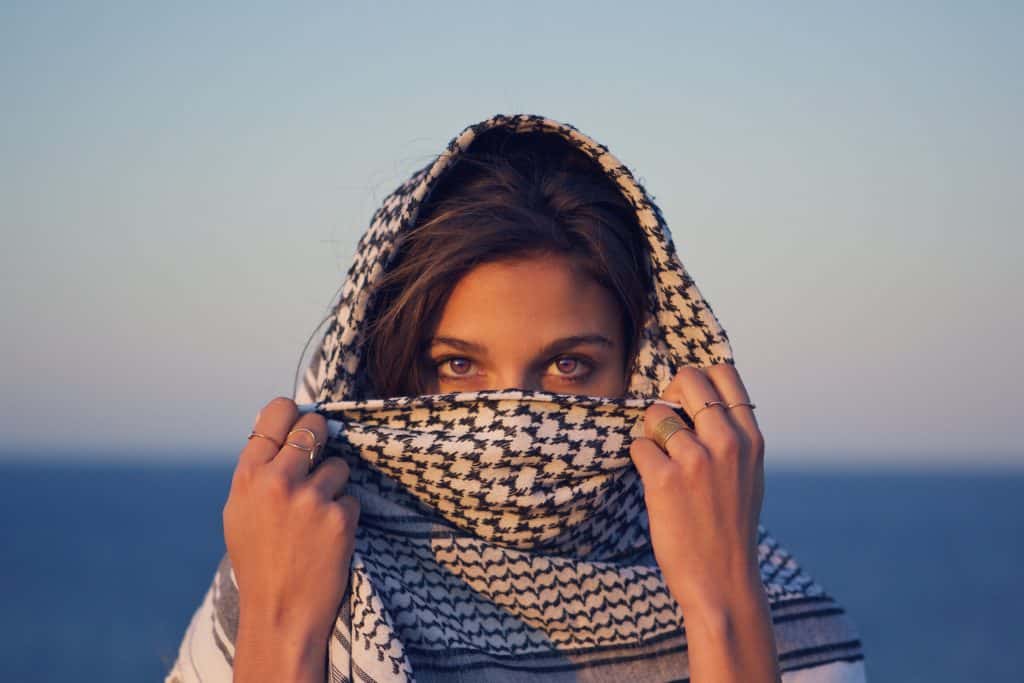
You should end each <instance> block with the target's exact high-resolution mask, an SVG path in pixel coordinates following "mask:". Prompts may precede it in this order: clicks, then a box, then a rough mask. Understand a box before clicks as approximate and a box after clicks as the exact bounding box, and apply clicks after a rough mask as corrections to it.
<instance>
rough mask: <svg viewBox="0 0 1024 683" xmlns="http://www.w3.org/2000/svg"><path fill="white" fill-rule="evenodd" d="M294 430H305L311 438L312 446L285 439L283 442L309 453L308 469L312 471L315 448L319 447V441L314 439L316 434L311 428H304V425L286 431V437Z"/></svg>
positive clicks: (314, 460)
mask: <svg viewBox="0 0 1024 683" xmlns="http://www.w3.org/2000/svg"><path fill="white" fill-rule="evenodd" d="M296 432H306V433H307V434H309V436H310V437H311V438H312V439H313V445H312V446H304V445H302V444H301V443H295V442H294V441H285V443H286V444H287V445H289V446H293V447H295V448H298V449H299V450H300V451H305V452H307V453H309V470H308V471H309V472H312V471H313V468H314V467H316V454H317V450H318V449H319V448H320V442H319V441H317V440H316V434H314V433H313V430H312V429H306V428H305V427H298V428H297V429H293V430H292V431H290V432H288V437H287V438H290V437H291V435H292V434H294V433H296Z"/></svg>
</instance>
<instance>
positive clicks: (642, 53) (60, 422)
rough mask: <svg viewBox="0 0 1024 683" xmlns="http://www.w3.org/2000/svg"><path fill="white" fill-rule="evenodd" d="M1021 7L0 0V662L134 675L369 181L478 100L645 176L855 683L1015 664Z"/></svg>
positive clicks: (196, 588)
mask: <svg viewBox="0 0 1024 683" xmlns="http://www.w3.org/2000/svg"><path fill="white" fill-rule="evenodd" d="M1022 29H1024V8H1022V6H1021V5H1020V4H1018V3H1005V2H975V3H953V2H948V3H945V2H938V1H936V2H905V3H898V4H889V3H880V2H878V3H832V2H828V3H811V2H803V3H786V2H783V3H774V4H772V5H770V6H769V5H765V4H754V3H750V4H733V3H721V4H716V5H715V6H714V7H710V6H705V5H698V4H696V3H668V2H665V3H633V4H630V5H628V6H624V5H622V4H621V3H610V2H608V3H604V2H587V3H583V2H576V3H546V2H527V1H524V2H518V3H514V4H509V3H502V4H498V3H495V4H492V5H488V4H486V3H485V4H481V3H469V2H445V3H429V4H422V3H421V4H412V3H373V4H370V3H352V2H336V3H326V2H310V3H294V4H290V5H283V4H269V3H268V4H264V3H253V2H249V3H240V2H237V3H233V2H224V3H217V4H216V5H211V4H208V3H202V4H201V3H165V4H162V5H158V4H155V3H116V2H99V3H75V2H53V3H27V2H7V3H2V4H0V88H2V90H0V92H2V93H3V105H2V107H0V229H2V231H3V249H0V284H2V285H3V291H4V295H3V296H2V297H0V315H2V319H3V321H4V325H5V329H7V333H6V334H4V335H3V337H4V339H3V341H2V342H0V344H2V347H0V348H2V353H0V373H2V374H0V380H2V387H3V390H2V392H0V435H2V437H3V438H2V442H0V548H2V553H3V557H2V559H3V562H2V563H0V582H2V585H3V586H4V589H3V591H4V595H3V602H4V605H5V606H4V609H3V610H0V678H3V679H4V680H19V681H22V680H23V681H32V680H40V681H49V680H59V679H65V678H68V677H71V676H74V677H76V678H79V679H83V680H124V681H129V680H132V681H134V680H162V676H163V674H164V672H165V671H166V670H167V669H168V668H169V666H170V664H171V661H172V660H173V658H174V656H175V655H176V653H177V648H178V645H179V643H180V639H181V636H182V635H183V633H184V630H185V627H186V625H187V623H188V620H189V619H190V618H191V615H192V612H193V611H194V610H195V608H196V607H197V606H198V605H199V602H200V601H201V599H202V596H203V593H204V592H205V590H206V588H207V586H208V585H209V582H210V579H211V578H212V576H213V572H214V569H215V567H216V564H217V562H218V561H219V559H220V557H221V555H222V554H223V552H224V547H223V537H222V531H221V527H220V524H221V519H220V513H221V507H222V505H223V503H224V500H225V499H226V497H227V491H228V487H229V480H230V475H231V471H232V468H233V464H234V461H235V458H236V457H237V455H238V452H239V450H240V449H241V447H242V445H243V444H244V440H245V435H246V434H248V431H249V429H250V427H251V425H252V420H253V418H254V416H255V414H256V412H257V411H258V410H259V409H260V407H262V406H263V405H264V404H265V403H266V402H267V401H268V400H269V399H270V398H272V397H273V396H276V395H281V394H283V395H292V386H293V385H292V382H293V378H294V375H295V371H296V366H297V364H298V363H299V362H300V358H301V356H302V350H303V346H304V344H305V343H306V340H307V338H308V337H309V336H310V334H312V333H313V332H314V330H315V329H316V328H317V326H318V325H319V323H320V322H321V320H322V319H323V317H324V316H325V315H327V313H328V311H329V306H330V304H331V303H332V301H333V298H334V294H335V292H336V291H337V289H338V288H339V287H340V285H341V283H342V279H343V277H344V274H345V271H346V270H347V268H348V266H349V263H350V260H351V258H352V254H353V251H354V247H355V244H356V241H357V239H358V237H359V235H360V234H361V233H362V231H363V230H364V229H365V227H366V225H367V223H368V220H369V218H370V215H371V214H372V212H373V210H374V209H375V208H376V206H377V203H378V202H379V200H380V199H382V198H383V197H384V196H385V195H387V194H388V193H389V192H390V191H391V190H392V189H394V187H395V186H396V185H397V184H398V183H399V182H401V181H402V180H404V179H405V178H406V177H407V176H408V175H409V173H411V172H412V171H413V170H415V169H416V168H418V167H420V166H422V165H423V164H425V163H427V162H428V161H429V160H430V159H431V158H432V157H433V156H434V155H436V154H437V153H438V152H439V151H441V149H442V148H443V147H444V145H445V144H447V142H448V141H449V140H450V139H451V138H452V137H453V136H454V135H455V134H457V133H458V132H459V131H460V130H462V128H464V127H465V126H466V125H468V124H471V123H475V122H477V121H480V120H482V119H484V118H487V117H489V116H491V115H493V114H495V113H534V114H542V115H545V116H549V117H551V118H555V119H558V120H562V121H566V122H569V123H572V124H573V125H575V126H576V127H578V128H579V129H580V130H582V131H583V132H585V133H587V134H588V135H591V136H592V137H594V138H595V139H596V140H598V141H599V142H601V143H603V144H605V145H607V146H608V147H609V148H610V150H611V151H612V153H614V154H615V155H616V156H617V157H618V158H619V159H620V160H622V161H623V162H624V163H626V164H627V165H628V166H629V167H630V168H631V169H632V170H633V172H634V173H635V174H636V175H637V176H638V177H639V178H640V179H641V181H642V182H643V183H644V184H645V185H646V187H647V189H648V191H649V192H650V193H651V194H653V195H654V197H655V200H656V201H657V202H658V204H659V205H660V206H661V208H662V210H663V212H664V214H665V216H666V218H667V220H668V224H669V226H670V228H671V229H672V233H673V236H674V238H675V241H676V244H677V247H678V249H679V251H680V256H681V257H682V260H683V263H684V264H685V265H686V267H687V268H688V270H689V271H690V273H691V275H693V277H694V278H695V280H696V281H697V283H698V286H699V288H700V289H701V291H702V293H703V294H704V295H705V297H706V298H707V299H708V301H709V302H710V304H711V305H712V307H713V308H714V310H715V313H716V315H717V316H718V318H719V320H720V321H721V322H722V324H723V326H724V327H725V328H726V330H727V331H728V333H729V336H730V339H731V341H732V344H733V350H734V352H735V355H736V363H737V368H738V369H739V370H740V372H741V374H742V376H743V378H744V381H745V383H746V386H747V388H748V390H749V391H750V394H751V396H752V399H753V400H754V401H755V402H756V403H757V404H758V415H759V422H760V424H761V428H762V431H763V432H764V434H765V437H766V442H767V451H766V458H767V463H766V467H767V471H768V473H767V476H768V484H767V493H766V501H765V508H764V511H763V514H762V522H763V523H764V525H765V526H766V527H767V528H768V529H769V530H770V531H771V532H772V533H773V535H775V536H776V538H778V539H779V540H780V541H781V543H782V544H783V546H785V547H786V548H788V549H789V550H791V551H792V552H793V553H794V555H795V556H796V558H797V559H798V560H799V561H801V562H802V564H803V566H804V567H805V568H806V569H807V570H808V572H809V573H810V574H811V575H812V576H814V577H815V578H816V579H817V580H818V581H819V582H820V583H821V584H822V585H823V586H824V587H825V588H826V589H827V590H828V591H829V592H830V593H832V594H833V595H835V596H836V597H837V599H838V600H839V601H840V602H841V603H842V604H843V605H844V606H845V607H846V608H847V611H848V612H849V613H850V614H851V616H852V617H853V619H854V621H855V622H856V623H857V625H858V627H859V628H860V630H861V635H862V641H863V643H864V648H865V652H866V654H867V660H866V666H867V670H868V675H869V679H870V680H872V681H890V680H892V681H918V680H920V681H961V680H1024V671H1022V669H1024V667H1022V666H1021V665H1020V664H1019V662H1018V661H1016V651H1017V649H1018V648H1019V645H1020V642H1021V634H1022V630H1021V628H1020V625H1019V623H1018V622H1019V618H1018V616H1017V615H1018V614H1019V613H1020V608H1024V588H1022V587H1021V581H1020V570H1019V567H1020V566H1021V563H1022V562H1024V540H1022V539H1024V513H1022V511H1021V506H1020V503H1019V501H1020V500H1021V499H1022V496H1024V448H1022V446H1021V441H1022V428H1021V420H1020V419H1019V413H1020V408H1019V406H1020V399H1021V398H1022V393H1024V392H1022V391H1021V389H1020V387H1021V381H1022V379H1024V361H1022V359H1021V355H1020V353H1019V350H1020V349H1021V348H1022V347H1024V310H1022V309H1024V275H1022V269H1021V267H1020V265H1019V258H1020V254H1021V251H1022V248H1024V231H1022V230H1021V227H1022V226H1021V216H1022V214H1024V211H1022V209H1024V192H1022V191H1021V190H1022V188H1024V183H1022V181H1024V161H1022V160H1024V136H1021V134H1020V130H1019V128H1020V125H1019V124H1020V121H1021V120H1024V88H1022V86H1021V79H1020V66H1021V64H1022V63H1024V47H1022V46H1024V43H1022V41H1021V40H1020V35H1021V31H1022Z"/></svg>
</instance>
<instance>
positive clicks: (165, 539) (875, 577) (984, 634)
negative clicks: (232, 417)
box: [0, 459, 1024, 683]
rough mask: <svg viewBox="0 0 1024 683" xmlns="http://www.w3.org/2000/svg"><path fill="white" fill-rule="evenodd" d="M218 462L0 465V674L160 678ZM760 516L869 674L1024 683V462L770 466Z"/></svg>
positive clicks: (208, 543)
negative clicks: (1001, 467) (998, 465)
mask: <svg viewBox="0 0 1024 683" xmlns="http://www.w3.org/2000/svg"><path fill="white" fill-rule="evenodd" d="M232 467H233V465H231V464H217V465H214V464H210V465H197V464H194V463H193V464H184V463H183V464H149V465H129V464H119V463H110V462H106V463H102V462H91V463H90V462H77V461H75V460H70V459H69V460H67V461H63V462H62V461H59V460H47V461H45V462H44V461H38V462H31V463H30V462H16V461H11V460H7V461H0V548H2V552H3V556H2V563H0V579H2V585H3V601H2V605H3V607H2V610H0V680H3V681H64V680H78V681H162V678H163V675H164V673H165V672H166V670H167V669H168V668H169V667H170V665H171V662H172V661H173V659H174V657H175V655H176V653H177V649H178V645H179V643H180V640H181V636H182V634H183V633H184V630H185V627H186V625H187V624H188V622H189V619H190V618H191V616H192V612H193V611H194V610H195V608H196V607H197V606H198V604H199V601H200V599H201V598H202V596H203V594H204V592H205V591H206V589H207V587H208V586H209V583H210V579H211V578H212V576H213V572H214V569H215V567H216V565H217V562H218V561H219V560H220V558H221V556H222V554H223V553H224V541H223V536H222V529H221V509H222V506H223V504H224V501H225V499H226V498H227V493H228V489H229V484H230V477H231V471H232ZM761 519H762V523H763V524H764V525H765V526H766V527H767V529H768V530H769V532H771V533H772V534H773V535H774V536H775V537H776V539H778V540H779V541H780V542H781V543H782V545H783V546H784V547H786V548H787V549H788V550H790V551H791V552H792V553H793V554H794V556H795V557H796V558H797V560H798V561H799V562H800V563H801V564H802V566H803V567H804V569H805V570H806V571H807V572H808V573H809V574H810V575H811V576H812V577H814V578H815V579H816V580H817V581H818V582H819V583H820V584H822V585H823V586H824V588H825V589H826V590H827V591H828V592H829V593H830V594H832V595H833V596H835V597H836V598H837V599H838V600H839V601H840V602H841V603H842V604H843V605H844V606H845V607H846V608H847V611H848V612H849V613H850V614H851V615H852V617H853V619H854V622H855V623H856V625H857V626H858V629H859V630H860V633H861V637H862V641H863V643H864V649H865V651H866V654H867V660H866V662H867V664H866V665H867V670H868V676H869V680H870V681H873V682H879V681H900V682H910V681H929V682H932V683H934V682H936V681H1024V663H1022V662H1021V661H1020V659H1018V658H1019V657H1021V656H1022V651H1024V572H1022V571H1021V567H1024V472H1021V471H1020V470H1016V471H1014V470H1005V471H993V470H985V471H967V470H947V471H935V472H921V471H896V470H886V471H866V470H865V471H854V470H850V471H838V470H819V471H795V470H772V469H771V468H769V471H768V474H767V484H766V496H765V505H764V509H763V512H762V517H761Z"/></svg>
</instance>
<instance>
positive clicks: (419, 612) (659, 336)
mask: <svg viewBox="0 0 1024 683" xmlns="http://www.w3.org/2000/svg"><path fill="white" fill-rule="evenodd" d="M495 128H505V129H507V130H509V131H512V132H513V133H523V132H542V133H548V134H552V135H557V136H560V137H561V138H563V139H564V140H566V141H568V142H569V143H570V144H571V145H573V146H574V147H576V148H577V149H579V150H580V151H582V152H583V153H584V154H586V155H587V156H588V157H589V158H590V159H592V160H594V161H595V162H596V164H597V165H598V166H599V167H600V168H601V169H603V171H604V172H605V173H606V174H607V176H608V177H609V178H611V179H613V180H614V182H615V183H616V184H617V186H618V187H619V188H620V189H621V191H622V194H623V196H624V197H625V198H626V199H627V201H628V202H629V204H630V205H631V206H632V207H633V208H634V209H635V211H636V217H637V221H638V223H639V225H640V227H641V229H642V230H643V233H644V236H645V238H646V244H647V245H648V247H649V249H648V252H649V258H650V269H651V274H652V278H653V283H654V291H652V292H651V294H650V297H649V306H650V313H651V314H652V315H650V316H649V317H648V319H647V323H646V325H645V327H644V328H643V330H642V339H641V343H640V347H639V349H638V352H637V356H636V360H635V363H634V366H633V368H632V375H631V378H630V383H629V387H628V390H627V394H626V396H624V397H622V398H614V399H613V398H597V397H588V396H574V395H566V394H554V393H546V392H539V391H519V390H501V391H480V392H462V393H452V394H436V395H427V396H403V397H393V398H376V397H373V396H371V395H370V394H369V389H368V387H369V386H370V385H369V382H368V379H367V377H366V376H365V369H364V367H363V364H362V362H361V361H362V359H363V353H364V349H365V346H366V339H365V337H364V331H365V325H364V323H365V322H366V319H367V315H368V310H369V306H370V304H371V302H370V301H369V299H370V292H371V287H372V286H373V284H374V282H376V281H377V279H378V278H379V277H380V276H381V274H382V273H384V272H386V270H387V268H388V266H389V265H390V263H391V261H392V258H393V257H394V255H395V253H396V247H397V246H398V244H399V242H400V239H401V236H402V234H403V233H404V232H405V231H407V230H409V229H410V228H411V227H412V226H413V225H414V224H415V221H416V218H417V214H418V209H419V208H420V206H421V205H422V203H423V201H424V198H425V197H427V196H428V194H429V192H430V190H431V188H432V187H434V185H435V184H436V183H437V182H438V179H439V178H441V177H442V176H443V174H444V173H445V172H446V170H448V169H449V168H451V167H452V165H453V164H454V163H456V162H457V161H458V159H459V156H460V155H461V154H463V153H464V152H465V151H466V150H467V149H469V148H470V147H471V145H472V143H473V141H474V139H476V138H477V137H478V136H479V135H480V134H481V133H483V132H485V131H488V130H491V129H495ZM733 362H734V360H733V355H732V350H731V347H730V344H729V339H728V337H727V335H726V332H725V330H724V329H723V328H722V327H721V325H720V324H719V321H718V320H717V318H716V316H715V314H714V313H713V311H712V309H711V307H710V306H709V305H708V303H707V301H705V299H704V297H703V296H702V295H701V292H700V291H699V289H698V288H697V285H696V283H695V282H694V281H693V279H692V278H691V277H690V276H689V274H688V273H687V271H686V269H685V268H684V267H683V264H682V263H681V261H680V259H679V256H678V254H677V252H676V249H675V246H674V243H673V239H672V236H671V233H670V232H669V229H668V226H667V225H666V223H665V220H664V218H663V217H662V214H661V212H660V211H659V209H658V207H657V206H656V205H655V204H654V202H653V201H652V200H651V198H650V197H649V196H648V194H647V192H646V191H645V190H644V188H643V187H642V186H641V184H640V183H639V182H638V181H637V180H636V179H635V178H634V177H633V175H632V173H630V171H629V170H628V169H627V168H626V167H625V166H623V165H622V164H621V163H620V162H619V161H618V160H617V159H616V158H615V157H614V156H613V155H612V154H611V153H610V152H609V151H608V149H607V148H606V147H604V146H603V145H600V144H598V143H597V142H595V141H594V140H592V139H591V138H589V137H588V136H586V135H584V134H583V133H581V132H580V131H579V130H577V129H576V128H575V127H573V126H571V125H569V124H565V123H560V122H557V121H554V120H552V119H549V118H545V117H541V116H534V115H511V116H507V115H496V116H493V117H491V118H489V119H487V120H485V121H482V122H480V123H477V124H475V125H472V126H469V127H467V128H466V129H464V130H463V131H462V132H461V133H459V134H458V135H457V136H456V137H455V138H454V139H452V141H451V142H450V143H449V144H448V146H447V148H446V149H445V150H444V151H443V152H442V153H441V154H439V155H438V156H437V157H436V158H435V159H434V160H432V161H431V162H430V163H429V164H427V165H426V166H424V167H423V168H421V169H420V170H418V171H416V172H415V173H414V174H413V175H412V177H411V178H410V179H409V180H407V181H406V182H405V183H403V184H402V185H401V186H399V187H398V188H397V189H396V190H395V191H394V192H393V193H391V194H390V195H389V196H388V197H387V198H386V199H385V200H384V202H383V204H382V205H381V207H380V208H379V209H378V210H377V211H376V212H375V213H374V215H373V217H372V219H371V224H370V227H369V229H368V230H367V231H366V233H364V234H363V236H362V238H361V239H360V241H359V244H358V246H357V249H356V255H355V258H354V261H353V264H352V266H351V268H350V269H349V271H348V274H347V277H346V280H345V283H344V285H343V287H342V289H341V291H340V294H339V296H338V299H337V301H336V302H335V304H334V308H333V316H332V317H331V320H330V324H329V325H328V327H327V329H326V331H325V333H324V335H323V338H322V341H321V343H320V345H319V348H317V349H316V350H315V352H314V353H313V355H312V359H311V361H310V363H309V365H308V367H307V369H306V371H305V374H304V376H303V379H302V383H301V387H300V388H299V390H298V392H297V393H296V396H295V400H296V402H297V403H299V404H300V409H301V410H302V411H304V412H308V411H317V412H319V413H321V414H322V415H324V416H325V418H327V420H328V427H329V433H330V436H329V438H328V442H327V445H326V450H325V454H326V456H327V457H339V458H344V459H345V460H346V461H347V462H348V464H349V466H350V469H351V478H350V481H349V484H348V487H347V492H348V493H351V494H352V495H355V496H356V497H358V498H359V500H360V504H361V514H360V521H359V527H358V531H357V534H356V549H355V552H354V555H353V559H352V563H351V569H350V572H351V575H350V581H349V587H348V590H347V592H346V594H345V596H344V598H343V600H342V604H341V606H340V609H339V612H338V618H337V620H336V623H335V627H334V630H333V633H332V634H331V637H330V640H329V642H328V677H329V680H331V681H364V682H370V681H381V682H385V681H386V682H395V681H407V682H411V681H417V682H418V683H425V682H431V681H489V682H497V683H504V682H524V683H525V682H527V681H529V682H530V683H536V681H541V680H543V681H594V682H598V681H681V680H688V675H689V674H688V672H689V667H688V658H687V644H686V634H685V626H684V616H683V614H682V612H681V611H680V609H679V607H678V605H677V603H676V602H675V600H674V599H673V598H672V596H671V595H670V593H669V592H668V589H667V587H666V585H665V582H664V580H663V578H662V576H661V572H660V570H659V569H658V566H657V563H656V562H655V560H654V556H653V553H652V550H651V543H650V535H649V528H648V519H647V513H646V508H645V506H644V500H643V487H642V483H641V481H640V478H639V475H638V473H637V472H636V470H635V468H634V467H633V465H632V461H631V459H630V457H629V444H630V442H631V439H633V438H635V437H637V436H641V435H642V417H643V411H644V409H645V408H646V407H647V406H649V405H651V404H652V403H654V402H657V401H658V400H659V399H658V396H660V395H661V393H662V392H663V391H664V389H665V388H666V387H667V386H668V384H669V382H670V381H671V379H672V377H673V376H674V375H675V373H676V371H677V370H678V369H679V368H680V367H682V366H685V365H691V366H696V367H706V366H709V365H713V364H718V363H730V364H731V363H733ZM758 560H759V564H760V573H761V579H762V583H763V585H764V589H765V592H766V595H767V596H768V598H769V602H770V606H771V612H772V620H773V628H774V629H775V638H776V644H777V646H778V654H779V662H780V668H781V669H782V671H783V680H784V681H786V682H787V683H808V682H815V683H824V682H826V681H827V682H840V681H842V682H844V683H845V682H853V681H863V680H865V673H864V668H863V660H864V653H863V648H862V643H861V640H860V637H859V635H858V632H857V629H856V626H855V624H854V622H853V621H852V619H851V618H850V617H849V615H848V614H847V613H846V611H845V610H844V609H843V607H842V605H841V604H840V603H839V602H838V600H837V599H836V598H835V597H834V596H832V595H830V594H829V593H828V592H827V591H826V590H825V589H824V588H823V587H822V585H821V584H819V583H818V582H817V581H815V580H814V579H813V578H812V577H810V576H809V575H808V574H807V572H805V571H804V570H803V569H802V568H801V566H800V565H799V563H798V562H797V561H796V559H795V558H794V557H793V556H792V554H791V553H789V552H788V551H787V550H786V549H785V548H784V547H783V546H782V545H781V544H780V543H779V542H778V541H777V540H776V539H775V538H773V536H772V535H771V534H770V533H769V532H768V531H767V529H766V528H765V526H763V525H760V526H759V527H758ZM237 590H238V589H237V584H236V582H235V578H234V572H233V570H232V568H231V564H230V560H229V558H228V557H227V555H225V556H224V557H223V558H222V560H221V562H220V565H219V567H218V568H217V571H216V574H215V576H214V579H213V582H212V584H211V586H210V588H209V590H208V591H207V593H206V595H205V596H204V599H203V602H202V604H201V605H200V607H199V609H198V610H197V611H196V612H195V615H194V616H193V619H192V621H191V623H190V624H189V626H188V629H187V631H186V634H185V638H184V639H183V642H182V644H181V648H180V651H179V655H178V659H177V661H176V662H175V664H174V666H173V668H172V670H171V671H170V672H169V673H168V675H167V678H166V681H168V682H172V681H173V682H180V683H184V682H185V681H220V680H224V681H228V680H230V679H231V665H232V661H233V656H234V642H235V637H236V635H237V628H238V593H237Z"/></svg>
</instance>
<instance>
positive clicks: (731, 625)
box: [683, 579, 780, 682]
mask: <svg viewBox="0 0 1024 683" xmlns="http://www.w3.org/2000/svg"><path fill="white" fill-rule="evenodd" d="M683 618H684V626H685V628H686V641H687V644H688V646H689V647H688V652H689V658H690V667H691V668H690V673H691V680H693V681H695V682H696V681H716V682H731V681H744V682H753V681H766V682H768V681H773V682H777V681H778V680H779V676H780V674H779V669H778V653H777V650H776V643H775V633H774V630H773V627H772V619H771V607H770V605H769V602H768V598H767V596H766V595H765V592H764V588H763V586H762V584H761V582H760V580H759V579H758V580H756V581H752V580H745V581H741V582H738V583H736V584H734V585H732V586H730V587H728V589H727V590H724V589H723V591H722V592H720V593H718V594H716V595H715V596H714V597H711V598H709V599H705V600H695V601H693V602H692V603H690V604H689V605H687V606H686V607H684V608H683Z"/></svg>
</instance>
